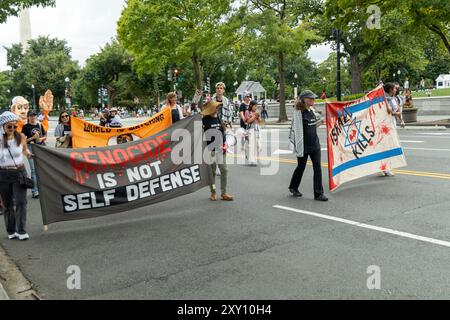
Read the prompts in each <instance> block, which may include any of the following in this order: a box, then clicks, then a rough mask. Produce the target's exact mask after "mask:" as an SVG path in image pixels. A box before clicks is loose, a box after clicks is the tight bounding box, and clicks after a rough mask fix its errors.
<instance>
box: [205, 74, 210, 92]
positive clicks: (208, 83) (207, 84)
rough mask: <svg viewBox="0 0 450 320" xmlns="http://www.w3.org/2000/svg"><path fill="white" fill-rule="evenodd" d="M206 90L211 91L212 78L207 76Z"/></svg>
mask: <svg viewBox="0 0 450 320" xmlns="http://www.w3.org/2000/svg"><path fill="white" fill-rule="evenodd" d="M205 91H207V92H211V79H210V78H209V77H206V84H205Z"/></svg>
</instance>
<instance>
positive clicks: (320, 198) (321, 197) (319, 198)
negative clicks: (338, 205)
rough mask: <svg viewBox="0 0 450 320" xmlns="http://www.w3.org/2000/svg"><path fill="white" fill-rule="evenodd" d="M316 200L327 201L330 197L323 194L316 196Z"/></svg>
mask: <svg viewBox="0 0 450 320" xmlns="http://www.w3.org/2000/svg"><path fill="white" fill-rule="evenodd" d="M314 200H316V201H323V202H327V201H328V198H327V197H326V196H325V195H324V194H321V195H320V196H318V197H315V198H314Z"/></svg>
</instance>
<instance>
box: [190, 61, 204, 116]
mask: <svg viewBox="0 0 450 320" xmlns="http://www.w3.org/2000/svg"><path fill="white" fill-rule="evenodd" d="M192 63H193V64H194V78H195V88H196V89H198V90H201V91H202V92H203V90H202V74H201V69H200V59H199V57H198V56H197V55H196V54H194V55H193V56H192ZM198 106H199V108H200V109H201V108H202V107H203V101H202V99H200V102H199V103H198Z"/></svg>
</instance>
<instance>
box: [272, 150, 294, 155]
mask: <svg viewBox="0 0 450 320" xmlns="http://www.w3.org/2000/svg"><path fill="white" fill-rule="evenodd" d="M279 154H292V151H291V150H280V149H278V150H275V152H274V153H273V155H279Z"/></svg>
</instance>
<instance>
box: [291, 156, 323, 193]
mask: <svg viewBox="0 0 450 320" xmlns="http://www.w3.org/2000/svg"><path fill="white" fill-rule="evenodd" d="M308 155H309V157H310V158H311V161H312V163H313V169H314V197H315V198H317V197H318V196H320V195H322V194H323V193H324V192H323V185H322V167H321V151H320V149H317V150H316V151H313V152H310V153H305V154H304V157H302V158H297V161H298V165H297V168H296V169H295V171H294V174H293V175H292V179H291V184H290V185H289V189H294V190H298V187H299V186H300V183H301V182H302V177H303V172H305V168H306V162H307V161H308Z"/></svg>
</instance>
